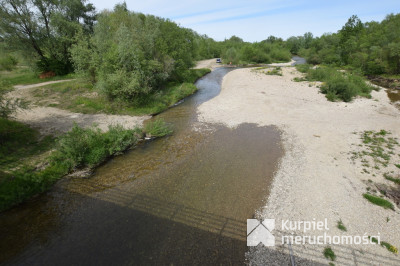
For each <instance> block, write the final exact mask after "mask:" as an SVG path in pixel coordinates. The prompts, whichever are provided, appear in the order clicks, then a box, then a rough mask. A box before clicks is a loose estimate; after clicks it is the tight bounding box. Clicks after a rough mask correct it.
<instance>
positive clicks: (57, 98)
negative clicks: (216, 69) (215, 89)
mask: <svg viewBox="0 0 400 266" xmlns="http://www.w3.org/2000/svg"><path fill="white" fill-rule="evenodd" d="M209 72H210V70H209V69H192V70H190V71H188V72H187V74H186V75H185V80H186V81H188V82H183V83H170V84H168V85H167V86H166V87H165V88H164V89H162V90H159V91H157V92H155V93H153V94H151V95H148V96H147V98H146V99H145V100H143V101H141V102H140V103H132V102H127V101H122V100H118V99H114V100H110V99H108V98H107V97H106V96H105V95H102V94H98V93H97V92H96V90H95V89H94V88H93V86H92V85H91V84H90V83H88V82H85V81H83V80H76V81H71V82H65V83H57V84H50V85H47V86H43V87H40V88H37V89H34V90H33V95H34V96H35V99H36V102H37V104H39V105H43V106H51V107H57V108H60V109H66V110H70V111H73V112H78V113H84V114H96V113H106V114H126V115H145V114H158V113H160V112H162V111H164V110H166V109H168V108H169V107H171V106H173V105H174V104H175V103H177V102H179V101H180V100H181V99H183V98H185V97H187V96H189V95H191V94H193V93H195V92H196V91H197V87H196V86H195V85H194V84H193V83H194V82H195V81H196V80H197V79H199V78H200V77H202V76H204V75H205V74H207V73H209Z"/></svg>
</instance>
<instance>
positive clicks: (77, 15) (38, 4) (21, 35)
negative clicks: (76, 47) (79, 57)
mask: <svg viewBox="0 0 400 266" xmlns="http://www.w3.org/2000/svg"><path fill="white" fill-rule="evenodd" d="M94 20H95V9H94V7H93V5H92V4H86V0H74V1H69V0H1V1H0V41H1V42H4V43H5V44H6V48H7V49H8V50H10V51H12V50H18V51H20V52H22V53H24V55H25V56H27V57H30V56H32V55H33V56H34V57H35V58H37V60H38V61H37V65H38V67H39V70H41V71H50V70H51V71H54V72H55V73H56V74H66V73H68V72H71V71H73V68H72V64H71V60H70V53H69V48H70V47H71V45H72V43H73V38H74V36H75V34H76V32H78V31H79V30H81V31H83V32H85V33H86V34H89V33H90V32H91V31H92V27H93V24H94Z"/></svg>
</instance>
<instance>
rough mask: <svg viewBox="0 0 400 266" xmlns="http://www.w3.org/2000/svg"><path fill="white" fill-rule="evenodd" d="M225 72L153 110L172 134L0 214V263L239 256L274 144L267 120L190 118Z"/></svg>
mask: <svg viewBox="0 0 400 266" xmlns="http://www.w3.org/2000/svg"><path fill="white" fill-rule="evenodd" d="M230 70H231V69H229V68H219V69H216V70H214V71H213V72H212V73H210V74H208V75H206V76H205V77H203V78H202V79H200V80H199V81H198V82H197V83H196V86H197V87H198V88H199V91H198V92H197V93H195V94H194V95H192V96H190V97H188V98H186V99H185V101H183V102H182V103H180V104H179V105H177V106H175V107H173V108H171V109H169V110H168V111H166V112H164V113H162V114H160V115H158V116H157V117H161V118H163V119H164V120H165V121H166V122H168V123H169V124H170V125H171V126H172V127H173V129H174V133H173V134H172V135H171V136H168V137H164V138H160V139H156V140H154V141H151V142H147V143H142V144H139V145H138V146H137V147H136V148H135V149H133V150H131V151H129V152H127V153H126V154H124V155H121V156H117V157H115V158H113V159H112V160H110V161H109V162H108V163H106V164H104V165H103V166H101V167H99V168H98V169H97V170H96V173H95V175H94V176H92V177H91V178H87V179H63V180H60V181H59V182H58V183H57V184H56V185H55V186H54V187H53V189H51V190H50V191H49V192H47V193H45V194H43V195H40V196H38V197H36V198H34V199H32V200H30V201H28V202H26V203H24V204H22V205H20V206H17V207H16V208H13V209H11V210H9V211H7V212H4V213H2V214H0V236H1V237H0V250H1V253H0V263H5V264H18V265H21V264H22V265H24V264H29V265H32V264H33V265H55V264H56V265H72V264H73V265H89V264H96V265H104V264H107V265H109V264H116V265H120V264H123V265H126V264H129V265H130V264H134V265H135V264H141V265H143V264H145V265H148V264H154V265H155V264H157V265H160V264H161V265H164V264H203V265H209V264H240V263H243V262H244V260H245V258H244V254H245V252H246V251H247V246H246V219H250V218H252V217H253V215H254V213H255V211H256V210H257V209H259V208H260V207H262V206H263V204H264V203H265V200H266V198H267V196H268V192H269V187H270V185H271V182H272V176H273V173H274V171H275V170H276V166H277V161H278V160H279V158H280V157H281V156H282V154H283V151H282V148H281V145H280V134H279V132H278V131H277V129H276V128H274V127H257V126H256V125H253V124H242V125H240V126H239V127H237V128H235V129H230V128H227V127H225V126H223V125H210V124H202V123H199V122H198V121H197V114H196V108H197V106H198V105H199V104H201V103H203V102H205V101H207V100H210V99H211V98H213V97H215V96H217V95H218V94H219V92H220V87H221V81H222V78H223V76H224V75H225V74H226V73H228V72H229V71H230ZM232 115H235V114H232Z"/></svg>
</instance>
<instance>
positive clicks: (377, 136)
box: [352, 129, 400, 170]
mask: <svg viewBox="0 0 400 266" xmlns="http://www.w3.org/2000/svg"><path fill="white" fill-rule="evenodd" d="M361 140H362V142H363V144H362V145H361V146H364V150H362V151H361V152H353V156H352V158H353V159H355V158H364V159H363V160H362V161H361V162H364V164H365V165H366V164H368V166H371V167H373V168H374V169H377V170H379V169H381V167H388V166H389V165H390V164H391V159H392V156H393V154H394V153H393V151H394V149H395V147H396V146H397V147H399V146H400V144H399V143H398V141H397V138H394V137H391V133H390V132H388V131H386V130H383V129H382V130H380V131H364V132H362V133H361ZM366 156H368V157H370V158H371V159H372V163H373V165H371V164H370V163H368V160H366V159H365V157H366Z"/></svg>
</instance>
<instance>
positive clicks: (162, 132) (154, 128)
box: [144, 119, 172, 137]
mask: <svg viewBox="0 0 400 266" xmlns="http://www.w3.org/2000/svg"><path fill="white" fill-rule="evenodd" d="M144 132H145V133H146V135H147V136H149V137H162V136H166V135H168V134H171V133H172V129H171V128H170V127H169V126H168V125H167V123H165V122H164V121H163V120H162V119H156V120H155V121H152V122H149V123H147V124H146V126H145V127H144Z"/></svg>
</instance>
